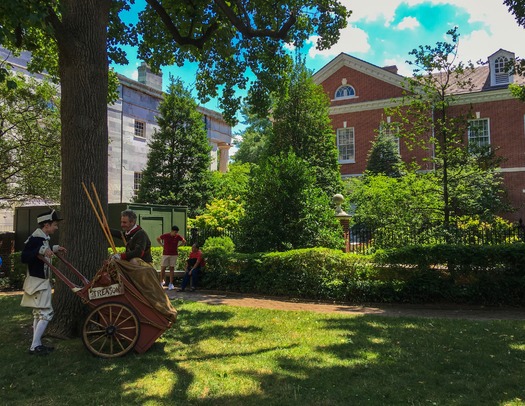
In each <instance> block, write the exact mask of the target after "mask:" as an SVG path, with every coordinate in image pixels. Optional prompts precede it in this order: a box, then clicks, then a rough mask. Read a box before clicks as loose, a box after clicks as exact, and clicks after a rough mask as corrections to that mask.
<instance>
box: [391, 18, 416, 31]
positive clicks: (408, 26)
mask: <svg viewBox="0 0 525 406" xmlns="http://www.w3.org/2000/svg"><path fill="white" fill-rule="evenodd" d="M420 25H421V24H419V21H418V20H417V18H415V17H405V18H403V19H402V20H401V22H400V23H399V24H398V25H397V27H396V29H398V30H413V29H415V28H417V27H419V26H420Z"/></svg>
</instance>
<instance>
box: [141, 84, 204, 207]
mask: <svg viewBox="0 0 525 406" xmlns="http://www.w3.org/2000/svg"><path fill="white" fill-rule="evenodd" d="M157 122H158V124H159V129H158V130H156V131H155V132H154V134H153V139H152V141H151V143H150V145H149V146H150V150H149V153H148V163H147V166H146V169H145V170H144V171H143V172H142V182H141V184H140V189H139V192H138V196H137V202H140V203H155V204H173V205H179V206H188V208H189V212H190V215H191V216H194V215H195V214H197V213H199V212H201V211H202V209H204V206H205V205H206V203H207V202H208V200H209V198H210V193H211V183H210V182H211V180H210V177H211V173H210V164H211V157H210V151H211V147H210V145H209V144H208V136H207V134H206V129H205V126H204V121H203V118H202V114H201V113H199V112H198V110H197V103H196V102H195V100H193V98H192V96H191V93H190V91H189V90H187V89H185V88H184V85H183V84H182V82H181V80H180V79H175V78H173V77H171V78H170V85H169V87H168V90H167V92H166V94H165V96H164V100H163V101H162V102H161V103H160V104H159V116H158V117H157Z"/></svg>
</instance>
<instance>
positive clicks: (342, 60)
mask: <svg viewBox="0 0 525 406" xmlns="http://www.w3.org/2000/svg"><path fill="white" fill-rule="evenodd" d="M343 66H346V67H349V68H351V69H354V70H356V71H358V72H361V73H364V74H366V75H368V76H371V77H373V78H376V79H379V80H382V81H383V82H386V83H389V84H391V85H394V86H398V87H402V83H403V80H404V77H403V76H401V75H398V74H396V73H392V72H389V71H387V70H385V69H382V68H380V67H378V66H376V65H372V64H371V63H368V62H365V61H362V60H361V59H358V58H355V57H353V56H350V55H348V54H345V53H343V52H341V53H340V54H339V55H338V56H336V57H335V58H334V59H332V60H331V61H330V62H328V64H326V65H325V66H324V67H322V68H321V69H320V70H319V71H317V72H316V73H315V74H314V75H313V80H314V82H315V83H322V82H324V81H325V80H326V79H328V78H329V77H331V76H332V75H333V74H334V73H335V72H336V71H338V70H339V69H340V68H342V67H343ZM354 90H355V88H354Z"/></svg>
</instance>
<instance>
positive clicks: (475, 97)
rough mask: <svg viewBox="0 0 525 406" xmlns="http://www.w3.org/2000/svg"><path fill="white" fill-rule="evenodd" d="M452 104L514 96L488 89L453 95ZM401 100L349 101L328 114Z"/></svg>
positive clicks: (383, 105) (375, 107)
mask: <svg viewBox="0 0 525 406" xmlns="http://www.w3.org/2000/svg"><path fill="white" fill-rule="evenodd" d="M454 97H455V100H454V101H453V103H451V104H452V105H464V104H475V103H489V102H495V101H504V100H513V99H514V96H512V94H511V93H510V91H509V89H499V90H490V91H485V92H476V93H464V94H459V95H455V96H454ZM402 102H403V99H402V98H401V97H398V98H395V99H383V100H374V101H370V102H363V103H351V104H344V105H341V106H332V107H330V115H336V114H347V113H356V112H359V111H369V110H379V109H384V108H387V107H395V106H399V105H400V104H401V103H402Z"/></svg>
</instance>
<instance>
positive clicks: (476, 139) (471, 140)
mask: <svg viewBox="0 0 525 406" xmlns="http://www.w3.org/2000/svg"><path fill="white" fill-rule="evenodd" d="M468 123H469V128H468V145H469V146H470V145H475V146H477V147H480V146H489V145H490V119H488V118H476V119H474V120H469V122H468ZM478 123H483V129H482V131H483V134H481V135H480V134H479V124H478ZM485 123H486V124H485ZM474 127H475V128H476V132H475V133H473V131H472V128H474ZM484 139H486V141H484V142H483V143H482V142H481V140H484Z"/></svg>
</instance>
